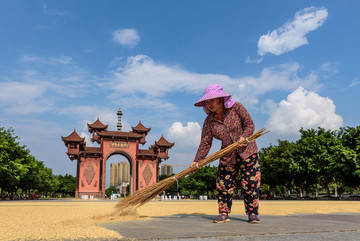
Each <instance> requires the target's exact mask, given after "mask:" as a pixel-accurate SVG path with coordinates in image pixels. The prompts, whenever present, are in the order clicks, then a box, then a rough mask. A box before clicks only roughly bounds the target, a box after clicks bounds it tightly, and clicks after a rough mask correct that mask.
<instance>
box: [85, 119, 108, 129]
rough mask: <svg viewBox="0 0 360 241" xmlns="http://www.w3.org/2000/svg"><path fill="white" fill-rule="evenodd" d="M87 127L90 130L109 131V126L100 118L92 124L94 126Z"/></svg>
mask: <svg viewBox="0 0 360 241" xmlns="http://www.w3.org/2000/svg"><path fill="white" fill-rule="evenodd" d="M87 126H88V128H89V129H90V128H92V129H107V128H108V126H109V125H104V124H103V123H102V122H101V121H100V119H99V117H98V118H97V119H96V121H94V123H92V124H89V123H87Z"/></svg>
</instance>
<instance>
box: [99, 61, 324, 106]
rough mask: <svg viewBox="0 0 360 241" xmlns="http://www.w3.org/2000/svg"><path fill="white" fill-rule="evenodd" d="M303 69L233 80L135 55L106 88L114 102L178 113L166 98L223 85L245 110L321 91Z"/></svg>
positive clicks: (291, 66) (283, 68) (277, 69)
mask: <svg viewBox="0 0 360 241" xmlns="http://www.w3.org/2000/svg"><path fill="white" fill-rule="evenodd" d="M301 69H302V66H301V65H299V64H298V63H288V64H282V65H277V66H272V67H268V68H264V69H263V70H262V71H261V73H260V76H258V77H253V76H245V77H237V78H232V77H230V76H228V75H221V74H198V73H195V72H189V71H187V70H185V69H183V68H181V67H179V66H169V65H166V64H163V63H157V62H155V61H154V60H152V59H151V58H150V57H148V56H145V55H136V56H132V57H129V58H128V59H127V62H126V63H125V64H124V65H123V66H121V67H119V68H117V69H116V70H114V71H113V72H112V74H113V76H112V77H110V78H112V80H111V82H110V83H103V84H104V87H106V86H111V88H112V90H113V91H114V92H113V94H112V95H111V96H110V97H111V98H112V99H119V97H121V99H122V100H123V101H125V102H126V103H127V104H126V105H127V106H146V107H149V108H151V109H154V108H158V107H159V106H160V107H166V108H167V109H169V110H171V109H175V107H174V105H173V104H171V103H166V101H165V100H164V99H163V96H166V95H168V94H169V93H171V92H176V91H184V92H188V93H195V94H198V95H199V96H201V94H202V93H203V91H204V89H205V87H206V86H207V85H209V84H214V83H219V84H221V85H222V86H223V87H224V90H225V91H226V92H228V93H230V94H232V95H233V98H234V99H235V100H240V101H241V102H243V103H244V104H245V105H246V106H254V105H256V104H258V102H259V97H260V96H262V95H264V94H266V93H269V92H271V91H283V92H285V91H286V92H288V91H294V90H296V89H297V88H298V87H299V86H303V87H305V88H307V89H310V90H314V91H317V90H318V89H319V88H320V87H321V85H320V84H319V80H318V76H317V74H315V73H309V74H307V75H306V76H304V77H300V76H299V72H300V71H301ZM199 98H200V97H199ZM134 99H136V100H137V101H136V102H135V101H134Z"/></svg>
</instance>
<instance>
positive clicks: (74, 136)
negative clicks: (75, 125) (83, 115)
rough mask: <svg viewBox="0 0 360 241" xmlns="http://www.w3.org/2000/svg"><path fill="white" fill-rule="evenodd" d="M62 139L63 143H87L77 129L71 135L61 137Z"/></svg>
mask: <svg viewBox="0 0 360 241" xmlns="http://www.w3.org/2000/svg"><path fill="white" fill-rule="evenodd" d="M61 139H62V140H63V141H75V142H83V141H85V137H80V136H79V134H78V133H77V132H76V130H75V129H74V131H73V132H72V133H71V134H70V135H68V136H66V137H63V136H61Z"/></svg>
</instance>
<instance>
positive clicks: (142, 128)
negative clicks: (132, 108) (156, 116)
mask: <svg viewBox="0 0 360 241" xmlns="http://www.w3.org/2000/svg"><path fill="white" fill-rule="evenodd" d="M131 128H132V129H133V131H137V132H149V131H150V130H151V127H150V128H146V127H145V126H144V125H143V124H142V123H141V121H139V124H137V126H135V127H131Z"/></svg>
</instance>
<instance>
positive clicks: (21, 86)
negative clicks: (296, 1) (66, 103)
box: [0, 81, 51, 114]
mask: <svg viewBox="0 0 360 241" xmlns="http://www.w3.org/2000/svg"><path fill="white" fill-rule="evenodd" d="M45 92H46V87H45V86H42V85H40V84H34V83H22V82H11V81H9V82H3V83H0V106H4V107H5V109H6V112H7V113H9V114H34V113H41V112H43V111H46V110H48V109H50V107H51V102H50V101H46V99H44V97H43V95H44V94H45Z"/></svg>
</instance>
